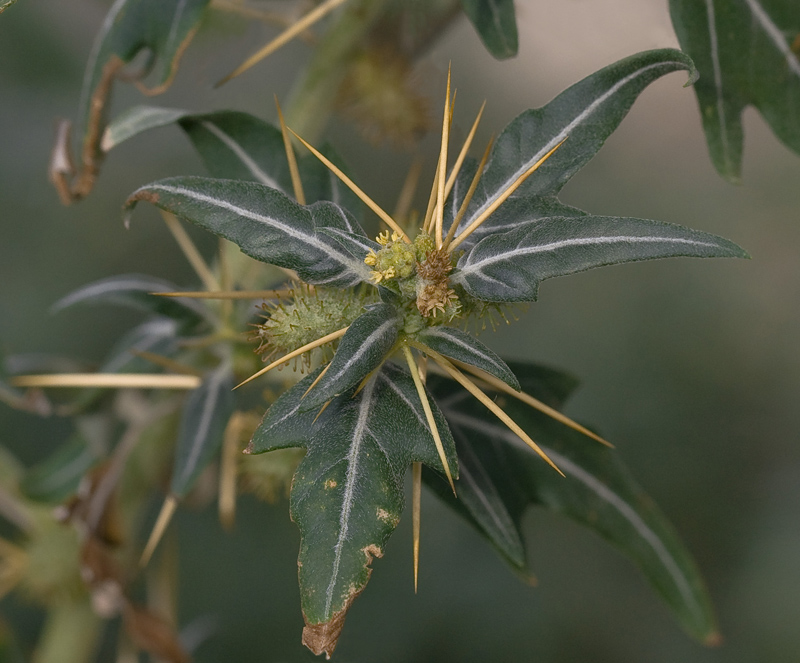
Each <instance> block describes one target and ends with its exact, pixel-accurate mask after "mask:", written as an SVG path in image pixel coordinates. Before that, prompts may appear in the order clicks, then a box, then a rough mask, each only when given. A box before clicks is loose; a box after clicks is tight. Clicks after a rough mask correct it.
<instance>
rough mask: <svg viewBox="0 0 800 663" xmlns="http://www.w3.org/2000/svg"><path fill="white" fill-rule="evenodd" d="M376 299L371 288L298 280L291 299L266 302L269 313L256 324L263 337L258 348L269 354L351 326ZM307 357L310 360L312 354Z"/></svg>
mask: <svg viewBox="0 0 800 663" xmlns="http://www.w3.org/2000/svg"><path fill="white" fill-rule="evenodd" d="M370 290H371V289H370ZM373 301H375V295H374V293H373V292H371V291H360V290H359V291H357V290H349V289H348V290H337V289H333V288H314V287H309V286H308V285H306V284H298V285H297V286H295V287H294V288H293V289H292V290H291V291H290V293H289V297H288V301H284V300H278V301H277V302H270V303H265V304H264V305H263V308H264V311H265V312H266V313H267V316H266V320H265V321H264V322H263V323H262V324H260V325H257V326H256V332H255V337H256V338H257V339H258V340H259V341H260V345H259V347H258V348H257V350H256V352H260V353H262V354H265V355H268V356H271V355H273V354H287V353H289V352H292V351H293V350H296V349H297V348H300V347H302V346H304V345H307V344H308V343H311V342H313V341H316V340H317V339H319V338H322V337H323V336H327V335H328V334H331V333H333V332H335V331H338V330H339V329H342V328H343V327H347V326H349V325H350V324H351V323H352V322H353V320H355V319H356V318H357V317H358V316H359V315H361V313H363V311H364V306H366V305H367V304H369V303H371V302H373ZM304 361H305V362H306V363H307V364H308V363H309V361H310V360H309V359H308V355H306V357H305V359H304Z"/></svg>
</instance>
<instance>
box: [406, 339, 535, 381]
mask: <svg viewBox="0 0 800 663" xmlns="http://www.w3.org/2000/svg"><path fill="white" fill-rule="evenodd" d="M416 340H417V341H419V342H420V343H422V344H424V345H426V346H428V347H429V348H430V349H431V350H433V351H434V352H438V353H439V354H440V355H444V356H445V357H449V358H450V359H455V360H456V361H462V362H464V363H466V364H470V365H472V366H475V367H477V368H480V369H481V370H484V371H486V372H487V373H489V374H491V375H494V376H495V377H496V378H498V379H500V380H502V381H503V382H505V383H506V384H507V385H508V386H509V387H511V388H512V389H516V390H517V391H519V390H520V385H519V381H518V380H517V378H516V376H515V375H514V373H512V372H511V369H510V368H509V367H508V366H507V365H506V363H505V362H504V361H503V360H502V359H500V357H499V356H498V355H497V353H496V352H494V351H493V350H491V349H490V348H488V347H486V346H485V345H484V344H483V343H481V342H480V341H479V340H478V339H476V338H475V337H473V336H471V335H470V334H467V333H466V332H463V331H461V330H460V329H455V328H454V327H427V328H425V329H423V330H422V331H421V332H419V333H418V334H417V335H416Z"/></svg>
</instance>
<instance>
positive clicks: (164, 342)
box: [100, 318, 179, 373]
mask: <svg viewBox="0 0 800 663" xmlns="http://www.w3.org/2000/svg"><path fill="white" fill-rule="evenodd" d="M178 331H179V326H178V324H177V323H176V322H175V320H173V319H171V318H156V319H154V320H148V321H147V322H143V323H142V324H141V325H137V326H136V327H134V328H133V329H131V330H130V331H129V332H127V333H126V334H124V335H123V336H122V337H121V338H120V339H119V340H118V341H117V342H116V343H115V344H114V346H113V347H112V348H111V351H110V352H109V353H108V357H106V359H105V361H104V362H103V364H102V366H101V367H100V372H101V373H146V372H151V371H152V370H153V364H152V363H151V362H149V361H147V360H145V359H143V358H142V357H140V356H138V355H139V354H140V353H143V352H149V353H152V354H157V355H163V356H166V357H170V356H172V355H174V354H175V353H176V352H177V350H178Z"/></svg>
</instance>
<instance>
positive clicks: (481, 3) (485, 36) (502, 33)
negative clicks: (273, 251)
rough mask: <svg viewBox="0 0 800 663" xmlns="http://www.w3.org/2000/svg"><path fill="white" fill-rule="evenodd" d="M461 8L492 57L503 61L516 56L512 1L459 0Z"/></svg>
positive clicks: (516, 45) (515, 28)
mask: <svg viewBox="0 0 800 663" xmlns="http://www.w3.org/2000/svg"><path fill="white" fill-rule="evenodd" d="M461 6H462V7H463V9H464V13H465V14H466V15H467V16H468V17H469V20H470V21H472V25H474V26H475V29H476V30H477V31H478V34H479V35H480V37H481V40H482V41H483V45H484V46H486V50H488V51H489V52H490V53H491V54H492V55H494V57H496V58H498V59H499V60H503V59H505V58H511V57H514V56H515V55H516V54H517V48H518V43H517V41H518V40H517V19H516V15H515V13H514V0H461Z"/></svg>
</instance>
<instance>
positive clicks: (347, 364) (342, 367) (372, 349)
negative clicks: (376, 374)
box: [303, 302, 402, 410]
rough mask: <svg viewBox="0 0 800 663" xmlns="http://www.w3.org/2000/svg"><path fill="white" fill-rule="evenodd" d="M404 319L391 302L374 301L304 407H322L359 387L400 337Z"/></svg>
mask: <svg viewBox="0 0 800 663" xmlns="http://www.w3.org/2000/svg"><path fill="white" fill-rule="evenodd" d="M401 324H402V319H401V318H400V317H399V316H398V313H397V309H396V308H395V307H394V306H391V305H390V304H384V303H383V302H381V303H379V304H372V305H371V306H370V307H369V308H368V310H367V311H366V312H365V313H362V314H361V315H360V316H358V318H356V319H355V321H354V322H353V323H352V324H351V325H350V327H349V328H348V329H347V331H346V332H345V335H344V336H342V339H341V341H339V347H338V348H337V349H336V354H335V355H334V356H333V359H332V360H331V363H330V364H329V365H328V369H327V370H326V371H325V375H323V376H322V379H320V381H319V383H318V384H317V385H316V386H315V387H314V388H313V389H312V390H311V391H310V392H309V394H308V395H307V396H306V398H305V401H304V403H303V409H306V410H308V409H312V408H318V407H320V406H321V405H322V404H323V403H325V402H326V401H329V400H330V399H331V398H333V397H334V396H338V395H339V394H343V393H344V392H346V391H348V390H350V389H351V388H353V387H356V386H357V385H358V384H359V383H360V382H361V381H362V380H363V379H364V378H365V377H367V375H369V374H370V373H371V372H372V371H374V370H375V369H376V368H378V366H380V365H381V364H382V363H383V362H384V361H386V359H387V356H388V354H389V352H390V351H391V349H392V348H393V347H394V344H395V342H396V341H397V335H398V330H399V329H400V326H401Z"/></svg>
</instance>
